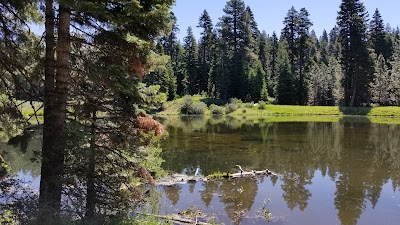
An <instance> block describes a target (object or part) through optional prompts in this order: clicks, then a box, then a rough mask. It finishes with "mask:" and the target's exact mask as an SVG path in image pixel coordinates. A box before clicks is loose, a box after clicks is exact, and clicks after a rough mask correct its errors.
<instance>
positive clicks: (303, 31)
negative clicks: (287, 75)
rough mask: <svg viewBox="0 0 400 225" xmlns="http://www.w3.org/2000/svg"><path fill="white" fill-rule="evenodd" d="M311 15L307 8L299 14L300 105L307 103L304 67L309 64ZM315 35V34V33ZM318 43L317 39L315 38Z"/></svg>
mask: <svg viewBox="0 0 400 225" xmlns="http://www.w3.org/2000/svg"><path fill="white" fill-rule="evenodd" d="M308 17H309V13H308V11H307V10H306V9H305V8H301V9H300V12H299V14H298V36H299V37H298V47H297V49H298V50H297V52H298V54H299V82H298V87H297V103H298V104H300V105H304V104H306V103H307V98H308V97H307V85H306V82H305V78H304V69H305V68H304V67H305V65H306V63H307V62H308V59H309V58H310V56H309V54H308V53H309V48H310V46H309V45H308V40H309V29H310V27H311V26H312V22H311V21H310V19H309V18H308ZM314 34H315V33H314ZM314 39H315V40H316V41H318V39H316V37H315V38H314Z"/></svg>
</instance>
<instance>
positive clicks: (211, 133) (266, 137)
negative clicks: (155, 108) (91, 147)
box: [0, 117, 400, 225]
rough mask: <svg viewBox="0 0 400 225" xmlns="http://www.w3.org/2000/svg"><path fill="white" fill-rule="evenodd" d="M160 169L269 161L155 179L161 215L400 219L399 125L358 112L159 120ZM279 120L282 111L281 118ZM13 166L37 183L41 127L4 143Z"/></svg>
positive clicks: (374, 222)
mask: <svg viewBox="0 0 400 225" xmlns="http://www.w3.org/2000/svg"><path fill="white" fill-rule="evenodd" d="M157 119H158V120H159V121H160V122H162V123H163V124H164V125H165V127H166V129H167V131H168V132H169V137H168V138H167V139H166V140H165V141H163V142H162V144H161V145H162V148H163V153H162V157H163V159H164V160H165V162H164V164H163V167H164V169H165V170H168V171H171V172H174V173H183V174H185V173H186V174H188V175H193V174H194V173H195V171H196V168H200V170H201V173H202V174H203V175H208V174H210V173H213V172H216V171H220V172H227V171H230V172H238V171H237V168H235V165H236V164H239V165H241V166H242V167H243V168H244V169H245V170H263V169H267V168H268V169H270V170H272V171H274V172H275V173H277V174H278V176H272V177H260V178H257V179H251V178H249V179H234V180H221V181H207V182H197V183H190V184H184V185H173V186H168V187H167V186H165V187H159V188H158V190H159V191H160V193H161V198H160V207H159V208H160V213H162V214H173V213H178V212H180V211H183V210H186V209H188V208H190V207H192V206H196V207H197V208H198V209H200V210H202V211H203V212H205V213H209V214H213V215H215V217H216V218H217V222H219V223H224V224H227V225H228V224H279V225H297V224H299V225H321V224H323V225H334V224H338V225H340V224H342V225H356V224H357V225H381V224H382V225H398V224H400V188H399V187H400V125H388V124H375V123H371V122H370V121H369V120H368V119H367V118H364V117H345V118H341V119H339V118H338V122H271V121H274V120H273V119H272V120H271V121H270V120H269V121H248V120H236V119H233V118H229V117H227V118H210V119H208V118H202V117H181V118H179V117H174V118H157ZM280 120H281V119H280ZM0 148H1V149H2V150H3V152H5V153H6V154H5V159H6V160H7V162H8V163H9V164H10V166H11V168H12V174H14V175H17V176H18V177H19V178H21V179H22V180H26V181H29V182H31V183H32V185H33V186H37V187H38V186H39V179H40V177H39V175H40V164H39V162H37V161H36V160H33V159H34V158H37V157H36V154H37V153H38V151H40V148H41V140H40V134H36V136H32V137H31V138H30V139H29V140H28V141H27V142H22V143H19V144H17V145H8V144H6V143H4V140H3V141H0Z"/></svg>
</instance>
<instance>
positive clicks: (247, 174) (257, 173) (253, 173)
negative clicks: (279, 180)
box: [156, 165, 278, 186]
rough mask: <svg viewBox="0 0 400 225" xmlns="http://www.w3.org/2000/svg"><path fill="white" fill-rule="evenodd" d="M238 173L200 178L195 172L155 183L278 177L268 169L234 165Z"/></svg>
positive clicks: (166, 183) (162, 184)
mask: <svg viewBox="0 0 400 225" xmlns="http://www.w3.org/2000/svg"><path fill="white" fill-rule="evenodd" d="M236 166H237V167H238V168H239V170H240V172H239V173H233V174H231V173H229V172H228V173H226V174H224V175H221V176H208V177H204V176H200V175H198V172H197V171H196V174H195V176H188V175H184V174H172V175H170V176H168V177H164V178H162V179H159V180H158V181H156V185H160V186H172V185H176V184H187V183H191V182H197V181H207V180H208V179H215V178H217V179H218V178H244V177H256V176H278V175H277V174H276V173H274V172H272V171H270V170H269V169H265V170H259V171H254V170H252V171H244V170H243V169H242V167H241V166H239V165H236Z"/></svg>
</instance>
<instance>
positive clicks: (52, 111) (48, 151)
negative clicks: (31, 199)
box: [39, 0, 70, 215]
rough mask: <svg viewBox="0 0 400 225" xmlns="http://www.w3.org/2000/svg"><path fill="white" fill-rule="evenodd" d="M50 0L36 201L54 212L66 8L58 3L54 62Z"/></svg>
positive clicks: (64, 90) (64, 88)
mask: <svg viewBox="0 0 400 225" xmlns="http://www.w3.org/2000/svg"><path fill="white" fill-rule="evenodd" d="M53 4H54V2H53V0H46V24H45V26H46V63H45V100H44V108H45V122H44V130H43V147H42V170H41V181H40V198H39V205H40V208H41V209H42V210H43V211H44V212H46V211H49V213H51V214H57V213H58V212H59V211H60V207H61V194H62V174H63V170H64V149H63V148H64V144H63V143H64V138H63V134H64V130H65V124H66V105H67V97H68V78H69V53H70V38H69V26H70V10H69V8H68V7H66V6H65V5H64V4H62V3H60V5H59V24H58V43H57V47H56V52H57V62H56V63H55V61H54V58H55V56H54V47H55V44H54V27H55V26H54V10H53ZM55 68H57V70H56V72H55ZM43 215H44V214H43Z"/></svg>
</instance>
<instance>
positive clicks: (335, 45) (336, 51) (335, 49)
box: [328, 25, 341, 59]
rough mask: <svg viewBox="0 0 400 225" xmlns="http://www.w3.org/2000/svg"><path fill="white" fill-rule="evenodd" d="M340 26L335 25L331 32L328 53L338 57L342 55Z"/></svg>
mask: <svg viewBox="0 0 400 225" xmlns="http://www.w3.org/2000/svg"><path fill="white" fill-rule="evenodd" d="M339 36H340V33H339V28H338V27H337V26H336V25H335V27H333V28H332V30H331V31H330V32H329V45H328V53H329V55H333V56H335V57H336V59H339V58H340V57H341V46H340V43H339Z"/></svg>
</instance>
